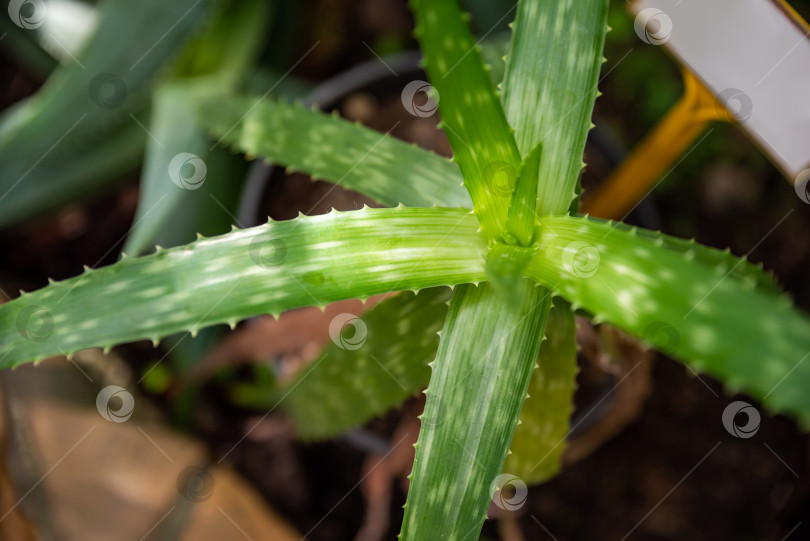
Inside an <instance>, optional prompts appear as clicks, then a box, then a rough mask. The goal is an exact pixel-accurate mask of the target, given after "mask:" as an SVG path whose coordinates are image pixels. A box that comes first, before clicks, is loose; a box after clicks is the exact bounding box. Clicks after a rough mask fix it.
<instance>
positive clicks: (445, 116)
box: [411, 0, 521, 239]
mask: <svg viewBox="0 0 810 541" xmlns="http://www.w3.org/2000/svg"><path fill="white" fill-rule="evenodd" d="M411 8H412V10H413V12H414V15H415V17H416V31H415V35H416V36H417V38H419V42H420V44H421V46H422V50H423V53H424V56H425V60H424V62H425V67H426V69H427V73H428V76H429V78H430V82H431V84H432V85H433V86H434V87H435V88H436V90H438V99H439V112H440V113H441V115H442V122H441V127H442V128H443V129H444V131H445V133H446V134H447V137H448V138H449V139H450V144H451V145H452V147H453V160H454V161H455V162H457V163H458V165H459V168H460V169H461V172H462V174H463V176H464V186H465V187H466V188H467V190H468V191H469V192H470V197H471V198H472V202H473V209H474V210H473V212H474V213H475V214H476V216H478V219H479V220H480V221H481V228H482V230H483V232H484V234H485V235H487V236H488V237H489V238H491V239H494V238H500V237H501V235H502V233H503V230H504V226H505V224H506V216H507V209H508V206H509V198H510V197H511V195H512V190H513V189H514V186H515V181H516V179H517V175H518V172H519V171H520V165H521V158H520V153H519V152H518V149H517V146H516V145H515V140H514V137H513V136H512V129H511V128H510V127H509V124H508V123H507V121H506V117H505V116H504V112H503V109H502V108H501V105H500V101H499V100H498V96H497V94H496V93H495V87H494V85H493V83H492V81H491V80H490V78H489V75H488V74H487V71H486V70H485V68H484V63H483V60H482V59H481V53H480V52H479V50H478V47H477V45H476V44H475V42H474V41H473V38H472V34H471V33H470V30H469V28H468V27H467V23H466V22H465V21H464V18H463V17H462V12H461V9H460V8H459V6H458V3H457V2H455V1H425V0H413V1H412V2H411Z"/></svg>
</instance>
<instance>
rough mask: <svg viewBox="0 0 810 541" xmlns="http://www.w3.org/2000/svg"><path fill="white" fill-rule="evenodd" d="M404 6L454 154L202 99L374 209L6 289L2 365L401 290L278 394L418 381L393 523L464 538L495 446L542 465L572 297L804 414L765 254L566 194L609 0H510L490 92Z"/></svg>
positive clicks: (796, 352)
mask: <svg viewBox="0 0 810 541" xmlns="http://www.w3.org/2000/svg"><path fill="white" fill-rule="evenodd" d="M412 7H413V11H414V14H415V16H416V21H417V30H416V35H417V37H418V39H419V40H420V42H421V46H422V49H423V52H424V57H425V66H426V69H427V73H428V75H429V78H430V80H431V82H432V84H433V86H434V87H435V89H436V91H437V92H438V95H439V96H440V102H439V107H440V113H441V115H442V122H441V126H442V127H443V128H444V129H445V131H446V132H447V134H448V137H449V139H450V141H451V144H452V147H453V151H454V158H453V160H452V161H449V160H446V159H444V158H442V157H440V156H438V155H435V154H432V153H430V152H427V151H424V150H421V149H418V148H416V147H413V146H410V145H407V144H405V143H402V142H400V141H397V140H395V139H393V138H391V137H389V136H385V135H382V134H378V133H374V132H372V131H370V130H368V129H366V128H364V127H361V126H358V125H354V124H351V123H348V122H345V121H343V120H341V119H339V118H336V117H332V116H329V115H325V114H322V113H320V112H317V111H311V110H307V109H304V108H301V107H299V106H296V105H290V104H287V103H284V102H281V101H271V100H267V99H263V100H261V99H258V98H257V97H250V96H230V95H224V96H222V97H219V98H217V99H216V100H213V101H212V100H210V99H207V98H206V99H200V100H199V103H197V104H196V107H197V108H198V118H197V121H198V122H199V123H200V124H201V125H203V126H205V127H206V129H208V130H209V131H210V133H211V134H212V136H213V137H214V138H215V139H216V140H218V141H222V142H224V143H226V144H229V145H231V146H233V147H234V148H236V149H238V150H241V151H243V152H245V153H247V154H249V155H251V156H260V157H262V158H264V159H267V160H270V161H273V162H276V163H280V164H283V165H286V166H288V167H289V168H290V169H292V170H299V171H303V172H305V173H308V174H310V175H312V176H313V177H317V178H322V179H326V180H330V181H333V182H338V183H340V184H341V185H343V186H345V187H348V188H352V189H355V190H358V191H360V192H363V193H365V194H367V195H369V196H371V197H372V198H374V199H375V200H376V201H377V202H379V203H380V204H382V205H385V206H387V207H393V208H375V209H372V208H368V207H366V208H363V209H362V210H357V211H351V212H334V211H333V212H331V213H330V214H327V215H323V216H315V217H308V216H303V215H301V216H299V217H298V218H297V219H295V220H290V221H283V222H273V221H270V222H268V223H267V224H265V225H262V226H259V227H254V228H249V229H244V230H238V229H234V230H233V231H232V232H230V233H228V234H225V235H221V236H216V237H211V238H202V237H200V238H199V239H198V240H197V241H195V242H192V243H190V244H187V245H184V246H179V247H176V248H172V249H168V250H164V249H158V250H157V252H156V253H154V254H151V255H147V256H144V257H138V258H126V257H125V258H123V259H122V260H121V261H120V262H118V263H117V264H115V265H112V266H109V267H106V268H101V269H96V270H92V269H87V271H86V272H85V273H84V274H82V275H80V276H77V277H75V278H71V279H69V280H65V281H62V282H58V283H57V282H54V283H51V284H50V285H49V286H47V287H45V288H43V289H41V290H39V291H35V292H31V293H25V294H22V295H21V296H20V297H19V298H17V299H15V300H13V301H11V302H9V303H7V304H5V305H2V306H0V366H2V367H13V366H16V365H18V364H20V363H23V362H27V361H31V360H34V361H36V360H39V359H43V358H45V357H48V356H51V355H56V354H60V353H66V354H68V355H71V354H73V353H75V352H76V351H78V350H80V349H83V348H87V347H93V346H102V347H105V348H109V347H112V346H114V345H115V344H118V343H122V342H127V341H133V340H141V339H150V340H152V341H154V342H155V343H158V342H159V341H160V339H161V338H162V337H165V336H168V335H171V334H173V333H177V332H181V331H190V332H191V333H192V334H195V333H196V332H197V331H198V330H200V329H202V328H204V327H208V326H212V325H217V324H229V325H231V326H232V327H233V326H234V325H236V324H237V323H238V322H239V321H240V320H242V319H245V318H248V317H251V316H254V315H258V314H274V315H277V314H279V313H281V312H282V311H285V310H289V309H292V308H296V307H300V306H324V305H325V304H327V303H330V302H334V301H338V300H342V299H350V298H361V299H365V298H367V297H369V296H371V295H376V294H381V293H390V292H394V291H405V293H402V294H400V295H396V296H393V297H392V298H389V299H386V300H384V301H382V302H381V303H380V304H379V305H378V306H376V307H375V308H374V309H372V310H371V311H370V312H369V313H368V314H367V315H366V316H365V320H366V321H367V325H368V328H369V329H370V332H371V334H375V333H380V336H379V337H378V338H376V339H374V340H371V339H370V340H369V342H368V343H367V344H366V345H365V346H364V347H361V348H359V349H358V350H357V351H356V353H357V355H356V356H352V355H349V354H347V353H340V352H338V351H337V350H334V348H333V350H332V351H331V353H330V350H328V351H327V355H325V356H324V357H322V359H321V360H320V361H319V362H318V363H316V364H314V365H312V366H311V367H310V368H309V369H308V370H307V371H306V372H305V373H304V374H303V375H301V376H300V378H299V379H298V380H297V381H296V382H294V383H293V384H292V385H291V386H290V388H289V389H288V391H287V392H285V393H284V395H283V396H284V400H283V402H282V404H283V405H285V407H286V408H287V409H288V411H290V413H291V414H292V415H293V417H294V418H295V419H296V420H297V422H298V427H299V431H300V432H301V433H302V434H303V435H304V436H309V437H324V436H329V435H331V434H334V433H336V432H338V431H340V430H343V429H346V428H348V427H350V426H353V425H356V424H359V423H361V422H363V421H364V420H366V419H368V418H369V417H371V416H373V415H376V414H378V413H381V412H382V411H384V410H385V409H387V408H390V407H392V406H394V405H396V404H397V403H399V402H401V401H402V400H404V399H405V398H406V397H407V396H408V395H409V394H411V393H413V392H414V391H416V390H417V389H419V388H420V387H423V386H424V385H425V384H427V385H428V386H427V391H426V395H427V400H426V407H425V411H424V413H423V415H422V417H421V419H422V429H421V432H420V435H419V441H418V443H417V451H416V458H415V461H414V466H413V472H412V474H411V484H410V489H409V493H408V499H407V505H406V510H405V517H404V521H403V525H402V534H401V537H402V538H403V539H406V540H423V539H475V538H477V536H478V532H479V531H480V528H481V525H482V523H483V521H484V519H485V516H486V511H487V507H488V504H489V501H490V499H491V498H492V496H493V493H494V492H495V491H497V490H498V489H499V488H500V485H501V484H502V483H503V477H501V475H500V474H501V472H502V471H504V464H506V468H507V470H506V471H507V473H510V474H513V475H516V476H518V477H523V478H525V479H526V480H527V481H529V482H537V481H540V480H543V479H544V478H547V477H548V476H549V475H551V474H553V472H554V471H556V468H557V467H558V462H559V449H560V444H561V441H562V439H563V438H564V435H565V432H566V430H567V425H566V423H567V417H568V415H569V413H570V409H571V395H572V393H573V387H574V377H575V372H576V369H575V343H574V323H573V314H574V312H575V311H578V312H580V313H583V314H587V315H590V316H591V317H592V318H593V319H594V320H595V321H597V322H609V323H612V324H614V325H616V326H618V327H620V328H622V329H624V330H625V331H627V332H629V333H631V334H633V335H635V336H638V337H640V338H642V339H643V340H644V341H645V342H647V343H648V344H650V345H653V346H657V347H659V348H661V349H664V350H665V351H666V352H667V353H668V354H670V355H671V356H673V357H675V358H677V359H680V360H682V361H683V362H685V363H688V364H690V365H691V366H692V367H693V369H694V370H696V371H700V372H705V373H708V374H711V375H713V376H715V377H718V378H719V379H721V380H722V381H724V382H725V383H726V384H727V386H728V387H729V388H730V389H732V390H734V391H738V390H739V391H745V392H747V393H749V394H751V395H752V396H754V397H756V398H758V399H761V400H762V401H763V402H764V404H765V405H766V406H768V407H770V408H771V409H772V410H773V411H775V412H781V413H786V414H790V415H793V416H794V417H796V418H797V419H798V420H799V421H801V422H802V423H803V424H805V425H807V424H808V422H809V421H810V394H808V393H807V392H806V388H807V385H808V383H810V363H805V360H806V358H807V357H808V356H810V332H808V331H810V320H809V319H808V317H807V316H806V315H804V314H802V313H800V312H798V311H797V310H796V309H794V308H793V307H792V305H791V303H790V302H789V301H788V300H787V299H786V298H785V297H784V296H783V295H781V294H780V292H779V289H778V287H777V286H776V285H775V284H774V283H773V281H772V279H771V278H770V277H769V276H768V275H767V274H766V273H765V272H763V271H762V269H761V268H758V267H756V266H754V265H751V264H750V263H748V262H746V261H744V260H742V259H738V258H736V257H734V256H732V255H731V254H729V253H727V252H721V251H718V250H714V249H711V248H707V247H704V246H700V245H698V244H695V243H693V242H688V241H683V240H679V239H676V238H673V237H669V236H666V235H663V234H660V233H655V232H650V231H644V230H639V229H636V228H632V227H628V226H625V225H623V224H619V223H614V222H606V221H601V220H597V219H593V218H589V217H587V216H578V215H576V214H572V213H571V210H572V208H575V206H576V201H577V193H578V178H579V173H580V171H581V168H582V153H583V149H584V145H585V138H586V134H587V131H588V130H589V128H590V126H591V124H590V114H591V110H592V107H593V103H594V100H595V99H596V97H597V94H598V92H597V80H598V74H599V68H600V66H601V64H602V62H603V59H602V45H603V41H604V36H605V32H606V31H607V28H606V12H607V0H560V1H558V2H540V1H538V0H522V1H521V2H519V4H518V9H517V16H516V19H515V22H514V26H513V32H512V41H511V46H510V50H509V54H508V58H507V62H506V69H505V74H504V79H503V82H502V92H501V93H500V95H499V93H498V91H497V87H496V85H495V84H494V83H493V81H492V80H491V78H490V76H489V75H488V72H487V69H486V66H485V65H484V63H483V61H482V57H481V55H480V53H479V51H478V48H477V46H476V44H475V42H474V40H473V38H472V36H471V34H470V31H469V29H468V27H467V25H466V22H465V19H464V17H463V14H462V12H461V10H460V9H459V7H458V5H457V4H456V1H455V0H433V1H431V2H427V1H424V0H418V1H416V0H415V1H414V2H413V3H412ZM443 286H450V287H451V288H452V289H453V290H452V294H451V293H450V291H449V290H448V289H447V288H446V287H443ZM456 286H457V287H456ZM426 288H428V289H427V291H425V292H424V293H421V294H418V295H415V296H414V295H412V294H411V293H409V292H407V290H411V291H413V292H419V291H420V290H423V289H426ZM448 299H449V306H445V304H444V302H445V301H446V300H448ZM111 300H112V302H110V301H111ZM439 328H441V333H440V338H439V339H438V341H437V340H436V338H435V334H434V332H435V331H436V330H437V329H439ZM389 332H390V334H385V333H389ZM545 335H548V336H549V337H550V339H549V340H546V341H544V336H545ZM366 348H367V350H366ZM364 350H366V351H364ZM375 353H376V355H375ZM371 357H373V358H374V361H375V362H376V363H377V365H379V366H381V367H382V368H384V369H385V372H388V374H384V373H383V372H382V371H380V370H378V368H377V365H375V364H374V363H372V362H371V361H370V360H369V359H370V358H371ZM430 358H432V359H433V360H432V362H431V363H430V366H431V369H430V370H428V369H427V368H426V366H425V361H426V360H428V359H430ZM361 361H362V362H361ZM375 374H376V375H375ZM392 378H393V380H394V382H395V383H397V384H398V385H397V386H396V387H398V388H396V387H395V386H394V385H393V384H392V383H391V379H392ZM428 380H429V381H428ZM527 392H528V394H529V395H531V397H530V399H529V400H526V397H527ZM313 396H317V397H318V401H320V402H325V403H327V404H331V408H333V409H334V410H335V411H336V412H337V413H336V414H335V415H324V414H323V412H324V411H326V410H324V409H318V408H317V406H314V405H313V399H312V397H313ZM307 397H310V399H309V400H307ZM521 419H522V420H523V423H522V424H521V425H520V426H518V424H519V421H520V420H521ZM510 442H511V447H512V450H513V451H514V454H513V455H511V456H509V457H508V458H507V455H508V452H509V450H510Z"/></svg>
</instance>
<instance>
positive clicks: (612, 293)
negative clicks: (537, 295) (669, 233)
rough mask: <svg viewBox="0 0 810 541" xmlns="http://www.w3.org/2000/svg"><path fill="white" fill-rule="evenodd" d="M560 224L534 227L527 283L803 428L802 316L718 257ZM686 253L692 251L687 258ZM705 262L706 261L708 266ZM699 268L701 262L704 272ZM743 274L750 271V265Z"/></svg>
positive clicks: (809, 331) (606, 226)
mask: <svg viewBox="0 0 810 541" xmlns="http://www.w3.org/2000/svg"><path fill="white" fill-rule="evenodd" d="M657 237H658V239H656V238H655V236H654V235H653V234H651V233H648V232H645V233H644V234H639V233H637V232H636V231H634V230H628V229H624V228H620V227H614V224H611V223H609V222H603V221H596V220H590V219H586V218H575V217H570V216H554V217H551V216H548V217H546V218H543V219H542V220H541V225H540V231H539V239H538V241H539V243H540V247H541V249H540V251H539V252H538V254H537V255H536V256H535V257H534V259H533V260H532V262H531V263H530V264H529V267H528V268H527V273H528V275H529V276H531V277H532V278H534V279H536V280H537V281H539V282H540V283H542V284H544V285H545V286H547V287H550V288H553V289H554V291H555V292H557V293H559V294H560V295H563V296H565V297H566V298H567V299H569V300H570V301H571V302H572V303H573V304H574V305H575V306H578V307H579V306H581V307H583V308H585V309H586V310H588V311H590V312H591V313H593V314H594V319H595V320H596V321H608V322H610V323H612V324H614V325H616V326H617V327H620V328H622V329H624V330H626V331H628V332H630V333H632V334H634V335H636V336H639V337H641V338H643V339H644V340H645V341H646V342H647V343H649V344H651V345H654V346H655V347H657V348H658V349H660V350H661V351H663V352H664V353H667V354H669V355H671V356H672V357H675V358H677V359H680V360H682V361H684V362H686V363H688V364H689V365H690V366H691V367H692V368H693V369H694V370H696V371H699V372H705V373H708V374H710V375H712V376H715V377H717V378H719V379H720V380H722V381H723V382H725V383H726V385H727V386H728V387H729V388H730V389H731V390H733V391H744V392H746V393H748V394H750V395H751V396H753V397H755V398H758V399H760V400H762V401H763V403H764V404H765V405H766V406H768V407H770V408H771V409H772V410H773V411H775V412H778V413H789V414H792V415H794V416H796V417H798V418H799V419H800V420H801V421H802V422H803V423H804V424H808V423H810V393H808V392H807V386H808V382H810V362H807V360H808V357H810V318H808V317H807V315H806V314H803V313H801V312H799V311H797V310H796V309H795V308H793V307H792V306H791V303H790V301H789V300H788V299H787V298H786V297H779V296H776V295H774V293H773V292H772V291H769V290H763V289H762V287H761V286H760V285H759V284H758V283H757V281H756V276H757V275H756V274H751V273H748V272H746V271H743V272H742V273H739V272H737V271H738V270H739V269H745V267H746V265H747V264H746V263H744V262H743V261H742V260H738V263H737V265H736V267H733V268H731V269H729V268H727V266H725V265H722V264H712V263H714V261H724V260H725V259H726V257H727V255H726V254H724V253H723V252H719V251H715V252H716V254H715V256H714V257H713V258H710V257H709V252H710V249H708V248H705V247H704V248H701V249H698V250H697V251H696V252H692V253H689V252H687V253H684V252H683V251H681V250H673V249H671V248H669V247H668V245H673V244H674V245H681V243H682V241H677V240H675V239H672V238H669V237H665V236H663V235H660V234H659V235H657ZM695 253H701V254H702V256H701V257H697V256H696V255H695ZM711 260H714V261H711ZM707 261H709V263H708V264H707ZM751 269H753V271H752V272H754V273H757V272H759V271H758V269H755V268H754V267H753V266H752V267H751Z"/></svg>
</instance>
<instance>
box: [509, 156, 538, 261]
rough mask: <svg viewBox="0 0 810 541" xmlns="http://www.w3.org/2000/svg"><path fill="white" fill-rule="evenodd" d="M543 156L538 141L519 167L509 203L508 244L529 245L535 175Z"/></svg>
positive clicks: (532, 234)
mask: <svg viewBox="0 0 810 541" xmlns="http://www.w3.org/2000/svg"><path fill="white" fill-rule="evenodd" d="M542 156H543V145H542V144H540V143H538V145H537V146H536V147H534V149H533V150H532V151H531V152H529V154H528V155H527V156H526V159H525V160H523V165H521V167H520V175H519V176H518V180H517V186H515V191H514V193H512V201H511V202H510V203H509V215H508V217H507V218H506V231H507V233H508V240H509V241H510V244H519V245H521V246H529V245H530V244H531V243H532V239H533V237H534V229H535V218H534V216H535V215H534V203H535V201H537V175H538V171H539V170H540V163H541V159H542Z"/></svg>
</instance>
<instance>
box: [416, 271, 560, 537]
mask: <svg viewBox="0 0 810 541" xmlns="http://www.w3.org/2000/svg"><path fill="white" fill-rule="evenodd" d="M518 287H519V291H520V296H519V298H520V305H519V306H517V307H516V306H515V305H514V304H513V303H512V302H511V301H508V300H507V299H506V298H505V297H504V296H503V295H501V294H500V293H499V292H498V291H496V290H495V289H494V288H492V287H491V286H490V285H488V284H482V285H481V286H479V287H475V286H472V285H464V286H460V287H457V288H456V290H455V293H454V295H453V300H452V301H451V302H450V310H449V312H448V314H447V320H446V323H445V326H444V329H443V330H442V336H441V341H440V342H439V350H438V352H437V354H436V360H435V361H434V363H433V373H432V375H431V378H430V386H429V387H428V390H427V391H426V393H425V394H426V395H427V403H426V405H425V411H424V413H423V414H422V417H421V419H422V428H421V430H420V432H419V442H418V443H417V445H416V458H415V460H414V464H413V471H412V473H411V476H410V479H411V484H410V489H409V491H408V499H407V503H406V505H405V518H404V521H403V526H402V533H401V538H402V539H403V540H405V541H409V540H422V539H460V540H461V539H478V533H479V531H480V528H481V524H482V523H483V522H484V518H485V516H486V509H487V506H488V502H489V501H490V498H491V497H492V496H493V492H494V490H495V485H496V484H498V481H499V479H498V477H499V474H500V473H501V467H502V466H503V463H504V459H505V458H506V454H507V450H508V445H509V441H510V440H511V439H512V434H513V433H514V430H515V427H516V426H517V423H518V416H519V413H520V408H521V404H522V403H523V400H524V399H525V397H526V390H527V387H528V385H529V379H530V377H531V373H532V370H533V369H534V366H535V362H536V359H537V353H538V349H539V348H540V341H541V337H542V334H543V327H544V325H545V317H539V318H538V317H536V316H537V314H538V313H539V314H541V315H543V316H544V315H545V314H547V313H548V308H549V306H550V305H551V300H550V295H549V294H548V293H547V292H546V291H545V289H544V288H541V287H537V286H536V285H535V284H532V283H530V282H528V281H527V280H523V281H521V282H520V284H519V285H518ZM538 307H541V309H540V310H538Z"/></svg>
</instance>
